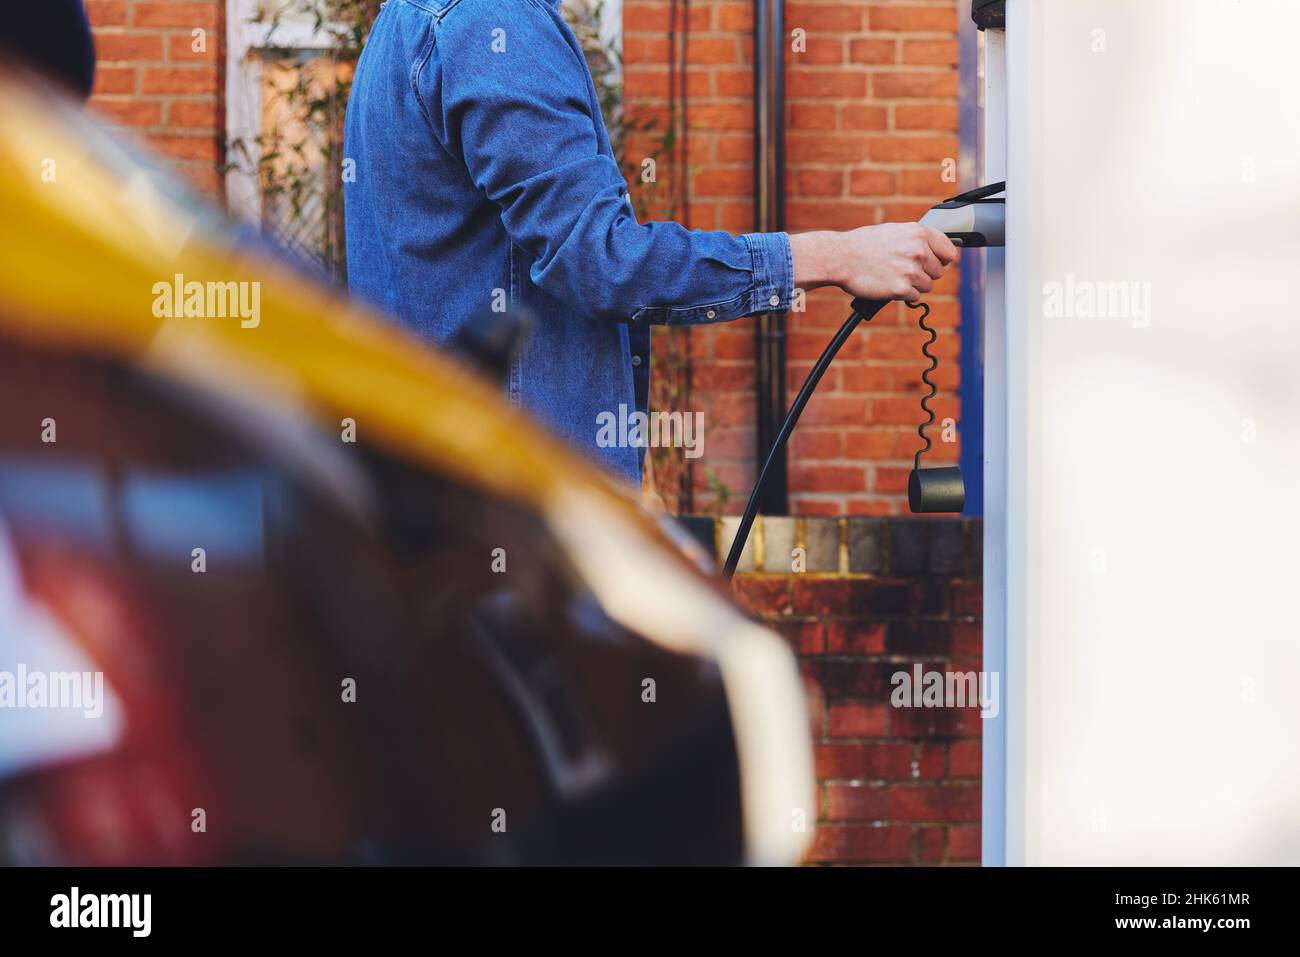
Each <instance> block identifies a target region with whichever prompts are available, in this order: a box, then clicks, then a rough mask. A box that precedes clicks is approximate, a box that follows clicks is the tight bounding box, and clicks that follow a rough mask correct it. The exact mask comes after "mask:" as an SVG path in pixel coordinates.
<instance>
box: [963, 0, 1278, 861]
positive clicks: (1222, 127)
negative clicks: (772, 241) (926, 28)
mask: <svg viewBox="0 0 1300 957" xmlns="http://www.w3.org/2000/svg"><path fill="white" fill-rule="evenodd" d="M973 6H974V16H975V18H976V21H977V23H980V24H981V27H982V30H983V32H982V94H981V95H982V107H981V127H982V129H981V163H982V169H981V171H980V181H981V182H990V181H994V180H1003V179H1005V180H1006V183H1007V193H1006V197H1007V206H1006V209H1007V237H1006V238H1007V242H1006V248H1005V250H996V249H990V250H988V251H986V252H985V253H984V254H983V270H984V275H983V319H984V374H985V429H984V436H985V450H984V455H985V474H984V480H985V495H984V501H985V509H984V536H985V539H984V575H985V578H984V668H985V670H986V671H989V672H999V673H1000V674H1001V677H1002V687H1003V689H1004V695H1003V701H1002V707H1001V708H1000V711H999V714H998V716H997V717H996V718H993V719H990V720H988V721H986V722H985V725H984V749H983V814H982V818H983V832H982V833H983V837H982V839H983V862H984V863H985V864H989V865H998V864H1008V865H1019V864H1031V865H1032V864H1047V865H1057V864H1089V865H1091V864H1110V865H1114V864H1132V865H1137V864H1162V865H1171V864H1172V865H1184V864H1186V865H1193V864H1201V865H1205V864H1208V865H1255V864H1295V863H1297V862H1298V861H1300V800H1297V795H1300V743H1297V740H1296V735H1295V730H1296V728H1297V727H1300V696H1297V695H1296V693H1295V690H1294V687H1293V684H1294V680H1295V676H1296V675H1297V674H1298V673H1300V638H1298V637H1297V635H1298V634H1300V628H1298V627H1297V625H1296V623H1295V618H1296V615H1295V605H1294V599H1293V598H1292V595H1293V594H1294V589H1295V582H1296V581H1297V580H1298V579H1300V551H1298V550H1297V548H1296V545H1295V544H1294V543H1295V542H1297V541H1300V516H1298V515H1297V514H1296V512H1295V510H1294V509H1293V508H1292V507H1291V501H1292V497H1293V495H1294V490H1295V489H1296V488H1298V487H1300V416H1297V415H1296V413H1295V410H1296V409H1300V376H1297V375H1296V373H1295V369H1296V364H1297V362H1300V306H1297V297H1300V279H1297V276H1298V275H1300V272H1298V271H1297V269H1296V265H1295V264H1296V262H1297V260H1298V259H1300V234H1297V232H1296V230H1295V223H1296V222H1297V221H1300V164H1297V163H1296V156H1297V155H1300V104H1297V102H1296V98H1295V97H1294V95H1293V94H1292V92H1291V90H1292V88H1293V86H1294V71H1293V67H1292V61H1293V59H1294V50H1293V49H1292V40H1291V38H1293V37H1294V36H1295V35H1296V33H1297V31H1300V8H1297V7H1296V6H1295V5H1294V4H1292V3H1283V2H1276V3H1274V2H1267V0H1259V2H1252V3H1249V4H1241V3H1233V2H1230V0H1189V2H1171V0H1155V2H1149V3H1140V4H1134V3H1129V2H1123V0H1087V2H1081V3H1055V2H1044V0H976V2H975V3H974V4H973ZM967 268H970V266H969V263H968V264H967Z"/></svg>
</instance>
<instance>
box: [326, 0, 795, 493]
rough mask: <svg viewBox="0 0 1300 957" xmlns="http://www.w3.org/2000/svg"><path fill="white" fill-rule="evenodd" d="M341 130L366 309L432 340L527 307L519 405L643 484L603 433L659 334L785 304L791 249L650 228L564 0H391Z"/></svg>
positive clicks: (637, 388)
mask: <svg viewBox="0 0 1300 957" xmlns="http://www.w3.org/2000/svg"><path fill="white" fill-rule="evenodd" d="M346 122H347V125H346V133H345V146H344V172H345V175H344V177H343V179H344V204H345V216H346V223H347V250H348V280H349V285H350V287H351V289H352V291H353V292H354V294H356V295H358V296H360V297H361V298H362V299H365V300H367V301H369V302H371V303H372V304H374V305H375V306H377V307H379V308H380V309H383V310H385V311H387V312H388V313H389V314H390V315H392V316H394V317H395V318H396V319H398V320H399V321H400V322H402V323H403V324H405V325H406V326H407V327H409V328H411V329H413V330H415V331H416V332H417V333H419V334H421V335H423V336H425V337H427V338H428V339H430V340H432V341H434V342H445V341H446V340H448V339H450V338H452V337H453V336H454V335H455V334H456V333H457V331H458V329H459V328H460V327H461V326H462V325H463V324H464V323H465V322H466V321H467V320H468V319H469V318H470V317H471V316H473V315H474V314H476V313H478V312H481V311H483V310H485V309H496V310H497V311H501V310H502V309H503V308H505V307H506V306H509V307H511V308H514V307H523V308H525V309H527V310H528V311H529V312H531V313H532V314H533V316H534V317H535V318H536V323H535V325H534V328H533V331H532V335H531V337H530V338H529V340H528V342H527V344H526V345H525V347H524V348H523V350H522V352H521V353H520V355H519V357H518V359H517V360H516V361H515V363H514V366H513V368H512V369H511V373H510V378H509V393H510V399H511V401H512V402H513V403H515V404H517V405H522V406H524V407H525V408H527V409H529V410H530V411H531V412H532V413H533V414H534V415H536V416H537V417H539V418H540V419H541V420H542V421H544V422H545V423H547V424H548V425H550V426H551V427H552V428H553V429H554V430H556V431H557V432H558V433H559V434H560V435H562V436H563V437H565V438H566V439H567V440H568V441H569V442H571V443H572V444H573V445H575V446H577V447H578V448H579V449H583V450H586V451H587V452H588V453H589V454H590V455H593V456H595V457H596V458H597V459H598V460H599V461H601V462H603V463H604V464H605V465H606V466H607V467H608V468H610V469H611V470H613V471H614V472H615V473H617V474H620V475H622V476H624V477H626V478H627V479H629V480H632V481H639V478H640V470H641V465H642V454H643V450H641V449H638V448H601V447H599V446H598V440H597V434H598V431H599V425H600V422H601V420H602V414H612V415H613V416H614V417H615V419H619V420H620V421H621V420H622V419H621V418H620V406H622V407H623V415H624V416H626V415H627V414H630V413H631V412H633V411H641V412H645V411H646V403H647V396H648V384H649V372H650V368H649V365H650V330H649V325H650V324H656V323H657V324H671V325H679V324H685V323H708V322H723V321H726V320H730V319H736V318H739V317H741V316H748V315H755V314H757V313H763V312H780V311H785V310H787V309H789V307H790V300H791V297H792V295H793V293H794V289H793V286H794V281H793V263H792V256H791V252H790V240H789V237H788V236H787V235H786V234H784V233H770V234H752V235H745V236H732V235H730V234H728V233H723V232H702V231H691V230H687V229H686V228H684V227H682V226H680V225H678V224H676V223H668V222H651V223H638V222H637V220H636V216H635V213H634V212H633V209H632V206H631V202H630V200H629V198H628V195H627V184H626V182H625V181H624V178H623V174H622V172H621V171H620V169H619V166H618V164H617V162H616V161H615V159H614V154H613V151H612V150H611V148H610V141H609V136H608V134H607V133H606V131H605V127H604V123H603V121H602V119H601V113H600V105H599V100H598V98H597V94H596V89H595V85H594V83H593V82H592V79H591V74H590V72H589V71H588V69H587V66H586V61H585V60H584V58H583V54H582V49H581V47H580V46H579V44H578V41H577V39H576V38H575V37H574V35H573V33H572V31H571V30H570V29H569V27H568V25H567V24H566V23H565V22H564V19H563V17H562V15H561V13H560V11H559V2H558V0H549V2H548V0H388V2H387V3H386V4H385V5H384V7H383V8H382V10H381V11H380V13H379V16H378V18H377V19H376V21H375V24H374V27H373V29H372V31H371V33H370V38H369V40H368V41H367V43H366V46H365V49H364V50H363V52H362V55H361V59H360V62H359V63H358V66H357V71H356V76H355V78H354V81H353V86H352V93H351V98H350V100H349V102H348V109H347V121H346ZM349 161H350V162H349ZM349 165H351V166H352V172H353V174H354V175H351V176H349V175H347V172H348V166H349ZM603 418H605V419H607V418H608V415H605V416H603Z"/></svg>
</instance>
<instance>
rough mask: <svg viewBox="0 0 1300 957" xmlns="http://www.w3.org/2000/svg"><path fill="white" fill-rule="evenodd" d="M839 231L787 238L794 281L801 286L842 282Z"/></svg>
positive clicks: (807, 286)
mask: <svg viewBox="0 0 1300 957" xmlns="http://www.w3.org/2000/svg"><path fill="white" fill-rule="evenodd" d="M840 247H841V243H840V234H839V233H833V232H829V231H826V230H821V231H817V232H811V233H800V234H798V235H793V236H791V237H790V250H791V253H792V254H793V257H794V284H795V285H796V286H797V287H799V288H800V289H817V288H818V287H820V286H838V285H840V284H841V283H842V281H843V278H844V277H843V268H842V265H841V262H840V259H841V255H840V253H841V248H840Z"/></svg>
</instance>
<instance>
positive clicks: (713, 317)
mask: <svg viewBox="0 0 1300 957" xmlns="http://www.w3.org/2000/svg"><path fill="white" fill-rule="evenodd" d="M704 315H705V316H707V317H708V318H710V319H716V318H718V314H717V313H716V312H714V311H713V310H712V309H710V310H709V311H708V312H706V313H705V314H704Z"/></svg>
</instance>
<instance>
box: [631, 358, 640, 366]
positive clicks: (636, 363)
mask: <svg viewBox="0 0 1300 957" xmlns="http://www.w3.org/2000/svg"><path fill="white" fill-rule="evenodd" d="M640 364H641V357H640V356H633V357H632V365H634V366H639V365H640Z"/></svg>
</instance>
